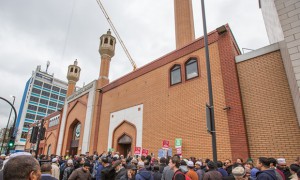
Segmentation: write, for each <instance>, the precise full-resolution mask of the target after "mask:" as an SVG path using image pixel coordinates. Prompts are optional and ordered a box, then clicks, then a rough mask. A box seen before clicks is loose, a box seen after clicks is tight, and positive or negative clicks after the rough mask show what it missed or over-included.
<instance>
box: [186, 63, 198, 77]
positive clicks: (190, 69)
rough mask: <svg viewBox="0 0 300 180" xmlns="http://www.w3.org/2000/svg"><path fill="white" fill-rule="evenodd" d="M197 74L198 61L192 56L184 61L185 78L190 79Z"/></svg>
mask: <svg viewBox="0 0 300 180" xmlns="http://www.w3.org/2000/svg"><path fill="white" fill-rule="evenodd" d="M198 76H199V71H198V61H197V59H195V58H193V59H190V60H188V61H187V62H186V63H185V78H186V79H187V80H188V79H192V78H195V77H198Z"/></svg>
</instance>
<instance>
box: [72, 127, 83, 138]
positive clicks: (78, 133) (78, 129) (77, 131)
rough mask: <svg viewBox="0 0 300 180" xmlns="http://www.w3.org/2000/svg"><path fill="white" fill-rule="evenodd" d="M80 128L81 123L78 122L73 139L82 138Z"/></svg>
mask: <svg viewBox="0 0 300 180" xmlns="http://www.w3.org/2000/svg"><path fill="white" fill-rule="evenodd" d="M80 129H81V124H80V123H77V124H76V125H75V128H74V131H73V138H72V139H73V140H78V139H79V138H80Z"/></svg>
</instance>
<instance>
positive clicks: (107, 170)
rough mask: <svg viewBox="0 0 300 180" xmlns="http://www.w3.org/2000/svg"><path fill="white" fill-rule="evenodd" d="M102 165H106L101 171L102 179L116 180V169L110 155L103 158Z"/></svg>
mask: <svg viewBox="0 0 300 180" xmlns="http://www.w3.org/2000/svg"><path fill="white" fill-rule="evenodd" d="M101 160H102V166H103V167H104V168H103V170H102V171H101V178H100V179H101V180H114V178H115V169H114V168H113V167H112V166H111V163H110V160H109V158H108V157H103V158H101Z"/></svg>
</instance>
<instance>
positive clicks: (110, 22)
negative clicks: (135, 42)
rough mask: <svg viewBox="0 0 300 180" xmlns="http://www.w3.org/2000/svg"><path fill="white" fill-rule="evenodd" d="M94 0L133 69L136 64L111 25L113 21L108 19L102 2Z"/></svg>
mask: <svg viewBox="0 0 300 180" xmlns="http://www.w3.org/2000/svg"><path fill="white" fill-rule="evenodd" d="M96 1H97V3H98V5H99V7H100V9H101V10H102V12H103V14H104V16H105V17H106V19H107V21H108V23H109V25H110V27H111V28H112V30H113V31H114V33H115V34H116V36H117V39H118V40H119V42H120V44H121V46H122V48H123V50H124V51H125V54H126V55H127V57H128V59H129V61H130V63H131V65H132V66H133V70H136V64H135V62H134V61H133V59H132V58H131V56H130V54H129V52H128V50H127V48H126V46H125V44H124V43H123V41H122V39H121V37H120V36H119V33H118V32H117V30H116V28H115V26H114V25H113V23H112V21H111V20H110V18H109V16H108V14H107V12H106V11H105V9H104V6H103V5H102V3H101V1H100V0H96Z"/></svg>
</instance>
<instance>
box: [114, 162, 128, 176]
mask: <svg viewBox="0 0 300 180" xmlns="http://www.w3.org/2000/svg"><path fill="white" fill-rule="evenodd" d="M112 167H113V168H114V169H115V171H116V176H115V180H120V179H121V177H122V176H125V175H126V169H125V168H124V167H123V165H122V162H121V161H120V160H117V161H115V163H114V164H113V165H112Z"/></svg>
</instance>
